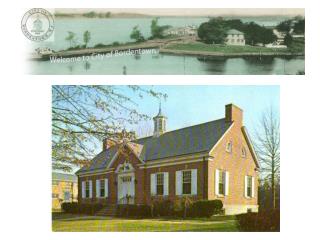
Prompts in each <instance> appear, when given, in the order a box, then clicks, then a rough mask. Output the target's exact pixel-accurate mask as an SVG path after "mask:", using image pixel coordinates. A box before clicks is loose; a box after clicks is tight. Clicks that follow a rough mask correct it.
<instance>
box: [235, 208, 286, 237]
mask: <svg viewBox="0 0 320 240" xmlns="http://www.w3.org/2000/svg"><path fill="white" fill-rule="evenodd" d="M237 219H238V222H239V228H240V230H241V231H244V232H279V231H280V210H273V211H272V210H269V211H263V212H259V213H246V214H240V215H237Z"/></svg>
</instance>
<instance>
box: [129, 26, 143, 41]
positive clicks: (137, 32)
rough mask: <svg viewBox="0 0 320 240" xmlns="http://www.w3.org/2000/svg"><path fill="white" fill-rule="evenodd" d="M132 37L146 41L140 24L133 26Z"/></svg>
mask: <svg viewBox="0 0 320 240" xmlns="http://www.w3.org/2000/svg"><path fill="white" fill-rule="evenodd" d="M130 38H131V39H133V40H135V41H136V42H143V41H144V37H143V35H142V33H141V31H140V30H139V27H138V26H134V27H133V29H132V32H131V34H130Z"/></svg>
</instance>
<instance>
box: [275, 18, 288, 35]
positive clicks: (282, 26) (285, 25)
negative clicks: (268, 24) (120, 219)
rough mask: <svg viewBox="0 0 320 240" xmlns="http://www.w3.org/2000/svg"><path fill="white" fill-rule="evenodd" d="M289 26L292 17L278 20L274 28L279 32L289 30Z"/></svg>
mask: <svg viewBox="0 0 320 240" xmlns="http://www.w3.org/2000/svg"><path fill="white" fill-rule="evenodd" d="M291 27H292V19H289V20H285V21H282V22H280V23H279V24H278V25H277V26H276V29H277V30H278V31H280V32H290V30H291Z"/></svg>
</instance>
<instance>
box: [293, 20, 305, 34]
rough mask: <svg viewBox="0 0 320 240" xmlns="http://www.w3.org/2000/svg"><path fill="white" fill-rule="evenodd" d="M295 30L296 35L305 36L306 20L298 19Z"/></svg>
mask: <svg viewBox="0 0 320 240" xmlns="http://www.w3.org/2000/svg"><path fill="white" fill-rule="evenodd" d="M293 29H294V33H297V34H304V33H305V20H304V18H303V19H298V20H297V22H295V24H294V26H293Z"/></svg>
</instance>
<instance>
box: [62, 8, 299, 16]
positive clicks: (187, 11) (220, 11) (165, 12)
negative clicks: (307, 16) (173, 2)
mask: <svg viewBox="0 0 320 240" xmlns="http://www.w3.org/2000/svg"><path fill="white" fill-rule="evenodd" d="M56 11H57V12H63V13H83V12H89V11H95V12H112V13H138V14H146V15H162V16H208V15H235V16H275V15H277V16H279V15H280V16H283V15H285V16H288V15H292V16H296V15H302V16H304V9H303V8H211V9H210V8H67V9H66V8H65V9H63V8H58V9H56Z"/></svg>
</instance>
